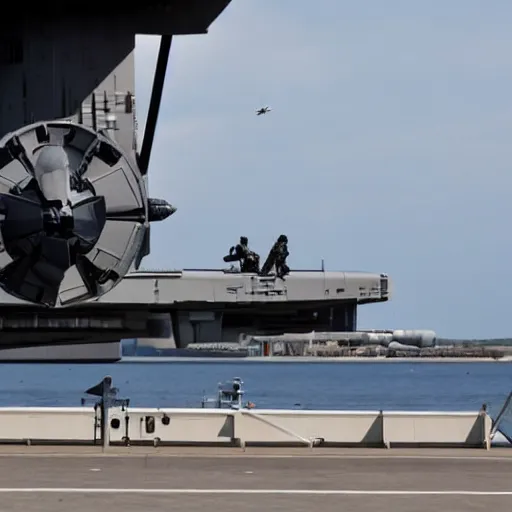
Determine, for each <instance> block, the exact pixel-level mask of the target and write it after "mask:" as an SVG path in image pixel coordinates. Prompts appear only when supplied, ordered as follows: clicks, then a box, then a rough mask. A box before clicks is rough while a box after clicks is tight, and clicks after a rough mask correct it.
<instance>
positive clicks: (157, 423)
mask: <svg viewBox="0 0 512 512" xmlns="http://www.w3.org/2000/svg"><path fill="white" fill-rule="evenodd" d="M99 415H100V410H99V409H97V410H96V411H95V409H94V408H91V407H76V408H73V407H67V408H50V407H48V408H23V407H19V408H0V444H5V443H26V444H42V443H44V444H69V443H71V444H82V443H90V444H92V443H93V442H94V439H97V444H100V443H101V441H100V437H101V436H100V417H99ZM491 423H492V422H491V418H490V417H489V416H488V415H487V414H485V413H484V412H479V411H478V412H421V411H419V412H396V411H385V412H381V411H296V410H255V409H252V410H246V409H243V410H240V411H235V410H228V409H152V408H130V409H128V410H122V409H121V408H112V409H110V410H109V418H108V425H109V436H110V443H111V444H131V445H136V444H152V445H161V444H181V445H198V444H199V445H201V444H204V445H212V444H218V445H225V446H241V447H244V446H246V445H264V446H283V445H302V446H308V447H315V446H359V447H388V448H389V447H391V448H392V447H394V446H425V447H432V446H446V447H453V446H460V447H472V448H475V447H481V448H489V447H490V432H491Z"/></svg>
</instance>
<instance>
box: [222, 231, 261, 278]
mask: <svg viewBox="0 0 512 512" xmlns="http://www.w3.org/2000/svg"><path fill="white" fill-rule="evenodd" d="M224 261H225V262H230V261H239V262H240V272H249V273H252V272H254V273H258V272H259V270H260V256H259V254H257V253H255V252H254V251H251V250H250V249H249V240H248V238H247V237H246V236H241V237H240V242H239V243H238V244H237V245H236V246H233V247H231V248H230V249H229V254H228V255H227V256H224Z"/></svg>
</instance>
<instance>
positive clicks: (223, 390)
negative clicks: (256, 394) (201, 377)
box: [201, 377, 255, 410]
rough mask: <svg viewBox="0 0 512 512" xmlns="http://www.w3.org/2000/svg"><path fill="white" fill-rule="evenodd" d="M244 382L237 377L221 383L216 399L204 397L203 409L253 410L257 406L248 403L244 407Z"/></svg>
mask: <svg viewBox="0 0 512 512" xmlns="http://www.w3.org/2000/svg"><path fill="white" fill-rule="evenodd" d="M242 386H243V381H242V379H240V377H235V378H233V379H232V380H230V381H226V382H220V383H219V388H218V391H217V397H216V398H207V397H206V396H203V399H202V401H201V407H202V408H203V409H205V408H208V407H211V408H216V409H235V410H237V409H253V408H254V407H255V405H254V404H253V403H252V402H247V403H245V404H244V405H242V398H243V396H244V394H245V391H244V390H243V389H242Z"/></svg>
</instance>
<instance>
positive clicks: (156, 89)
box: [138, 35, 172, 175]
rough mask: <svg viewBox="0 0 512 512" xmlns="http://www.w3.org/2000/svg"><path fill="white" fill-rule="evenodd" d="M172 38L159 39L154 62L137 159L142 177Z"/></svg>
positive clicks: (158, 106) (149, 154) (158, 110)
mask: <svg viewBox="0 0 512 512" xmlns="http://www.w3.org/2000/svg"><path fill="white" fill-rule="evenodd" d="M171 43H172V36H166V35H164V36H162V37H161V39H160V49H159V51H158V59H157V61H156V68H155V77H154V79H153V90H152V91H151V100H150V102H149V109H148V117H147V120H146V126H145V128H144V139H143V141H142V148H141V151H140V156H139V159H138V164H139V168H140V171H141V173H142V174H143V175H145V174H147V172H148V168H149V160H150V157H151V150H152V148H153V140H154V138H155V131H156V124H157V121H158V113H159V112H160V103H161V100H162V93H163V90H164V83H165V74H166V71H167V63H168V61H169V53H170V51H171Z"/></svg>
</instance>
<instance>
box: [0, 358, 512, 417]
mask: <svg viewBox="0 0 512 512" xmlns="http://www.w3.org/2000/svg"><path fill="white" fill-rule="evenodd" d="M105 375H111V376H112V377H113V382H114V385H115V386H116V387H118V388H119V389H120V395H121V396H123V397H126V398H130V399H131V405H133V406H138V407H198V406H200V402H201V398H202V396H203V394H204V393H206V394H207V395H209V396H214V395H215V393H216V390H217V384H218V382H220V381H225V380H229V379H231V378H233V377H241V378H242V380H243V381H244V385H245V389H246V398H247V399H248V400H251V401H252V402H254V403H255V404H256V406H257V407H258V408H305V409H352V410H354V409H359V410H361V409H363V410H364V409H373V410H375V409H387V410H476V409H479V408H480V406H481V405H482V404H483V403H487V404H488V406H489V408H490V411H491V413H492V412H493V411H496V410H497V409H498V408H499V407H500V406H501V405H502V404H503V402H504V400H505V398H506V396H507V395H508V393H509V392H510V391H512V363H497V362H481V363H419V362H418V363H414V362H390V363H372V362H364V363H336V362H333V363H327V362H326V363H293V362H292V363H291V362H286V363H284V362H283V363H261V362H254V363H252V362H250V363H249V362H243V363H242V362H236V361H233V362H218V361H208V362H172V363H156V364H152V363H117V364H109V365H105V364H103V365H80V364H73V365H52V364H27V365H25V364H12V365H9V364H2V365H0V406H79V405H80V398H81V397H82V396H84V394H83V392H84V391H85V390H86V389H87V388H88V387H90V386H92V385H94V384H96V383H97V382H99V381H100V380H101V379H102V378H103V377H104V376H105Z"/></svg>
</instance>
